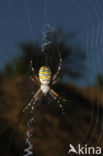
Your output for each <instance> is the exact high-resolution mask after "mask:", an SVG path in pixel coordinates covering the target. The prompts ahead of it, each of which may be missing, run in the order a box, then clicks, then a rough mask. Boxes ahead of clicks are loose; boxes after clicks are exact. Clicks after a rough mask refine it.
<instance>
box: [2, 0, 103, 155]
mask: <svg viewBox="0 0 103 156" xmlns="http://www.w3.org/2000/svg"><path fill="white" fill-rule="evenodd" d="M102 12H103V1H102V0H98V1H97V0H91V1H89V0H60V1H58V0H52V1H50V0H38V1H33V0H30V1H29V0H23V1H20V0H18V1H16V0H1V1H0V123H1V124H0V155H1V156H14V155H15V156H20V155H23V153H24V148H25V147H26V144H25V140H26V132H27V129H28V127H27V122H28V120H30V118H31V116H30V108H29V109H28V110H26V112H25V113H21V110H22V109H23V108H24V107H25V106H26V105H27V104H28V103H29V102H30V100H31V98H32V96H33V95H34V93H35V92H36V90H37V89H38V86H37V85H36V84H35V83H33V82H32V81H31V79H30V75H31V74H32V73H31V68H30V65H29V63H30V60H31V59H32V61H33V67H34V69H35V72H36V74H37V75H38V71H39V68H40V67H41V66H43V65H45V64H46V63H47V64H48V66H50V68H51V71H52V74H53V75H54V74H55V73H56V71H57V68H58V65H59V55H58V50H57V49H59V51H60V53H61V57H62V59H63V63H62V69H61V73H60V75H59V76H60V77H61V80H60V81H59V82H58V83H57V84H56V85H54V86H52V88H53V89H54V90H55V91H56V92H57V93H58V94H59V95H60V96H61V97H63V98H65V99H67V101H66V102H65V103H63V107H64V112H65V114H64V115H63V114H62V112H61V110H60V108H59V107H58V105H57V103H56V102H55V101H54V100H53V99H52V97H51V96H49V95H47V97H41V98H40V100H39V102H38V103H37V108H36V110H37V111H36V112H35V114H34V117H35V118H36V120H35V122H34V123H33V127H34V130H33V132H32V137H31V139H30V141H31V143H32V145H33V149H32V150H33V155H35V156H52V155H54V156H66V155H68V150H69V144H72V145H73V146H74V147H76V148H77V145H78V144H81V146H85V145H88V146H93V147H97V146H100V147H102V145H103V139H102V138H103V134H102V132H103V69H102V66H103V61H102V58H103V45H102V44H103V28H102V27H103V14H102ZM46 23H49V26H50V28H51V29H50V30H51V31H50V32H49V33H48V35H47V36H46V37H47V40H48V41H51V44H50V45H48V46H47V47H46V48H45V50H44V51H43V52H42V46H43V44H44V43H43V42H44V41H43V37H44V35H45V34H44V32H45V31H46V29H45V31H44V28H46V27H45V25H46ZM52 28H54V31H52ZM69 155H74V154H73V153H71V154H69ZM91 155H92V154H91Z"/></svg>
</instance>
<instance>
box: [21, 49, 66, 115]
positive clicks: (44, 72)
mask: <svg viewBox="0 0 103 156" xmlns="http://www.w3.org/2000/svg"><path fill="white" fill-rule="evenodd" d="M58 54H59V58H60V62H59V65H58V68H57V72H56V74H54V76H53V77H52V72H51V70H50V67H49V66H42V67H41V68H40V69H39V74H38V76H37V75H36V73H35V70H34V67H33V64H32V60H30V66H31V70H32V73H33V76H32V77H31V80H32V81H33V82H34V83H36V84H37V85H38V86H39V87H40V88H39V89H38V90H37V92H36V93H35V94H34V95H33V98H32V100H31V101H30V103H29V104H28V105H27V106H26V107H25V108H24V109H23V112H25V110H27V109H28V108H29V107H30V106H32V107H31V111H33V110H34V105H35V103H36V101H37V100H38V99H39V95H40V94H41V93H42V94H43V95H44V96H46V95H47V93H49V94H50V95H51V96H52V97H53V99H54V100H56V101H57V103H58V105H59V107H60V109H61V111H62V113H63V114H64V109H63V106H62V104H61V103H60V101H63V102H65V101H66V100H65V99H64V98H61V97H60V96H59V94H58V93H56V92H55V91H54V90H53V89H52V88H51V87H50V86H52V85H54V84H56V83H57V81H58V80H59V79H60V77H58V76H59V74H60V71H61V66H62V58H61V55H60V52H59V50H58Z"/></svg>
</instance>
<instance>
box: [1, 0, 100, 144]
mask: <svg viewBox="0 0 103 156" xmlns="http://www.w3.org/2000/svg"><path fill="white" fill-rule="evenodd" d="M6 3H7V5H8V8H9V9H10V11H11V16H12V18H13V19H12V20H1V21H0V25H1V24H4V25H5V24H7V25H9V24H11V23H15V25H16V29H17V32H18V34H19V36H21V35H20V34H21V32H22V29H23V28H22V26H21V24H20V21H19V19H18V18H17V16H16V10H15V9H14V6H13V4H14V3H13V1H10V0H7V2H6ZM30 3H31V1H28V0H24V9H25V17H26V20H27V26H28V31H29V32H30V39H31V40H34V36H33V35H34V30H33V26H32V22H33V21H32V20H31V15H32V13H31V10H30V5H29V4H30ZM61 4H62V5H63V6H62V7H64V8H65V13H66V20H69V17H70V16H71V18H72V19H75V18H77V19H76V20H77V21H80V26H81V34H82V35H81V36H82V37H83V38H84V39H83V44H84V47H85V49H86V51H87V65H88V68H89V73H88V74H87V75H85V76H86V80H85V81H86V84H88V85H89V86H90V89H89V93H90V95H91V101H92V105H91V118H90V122H89V124H88V128H87V129H86V131H85V133H84V135H83V137H82V138H81V139H80V140H78V142H79V144H81V143H83V142H85V140H86V138H87V135H88V133H89V131H90V129H91V126H92V124H93V121H94V115H95V114H94V103H93V100H94V99H93V89H92V87H91V85H92V82H93V83H94V82H95V80H96V79H97V77H98V74H99V73H102V66H103V65H102V58H103V20H102V14H103V10H102V6H101V4H102V3H101V1H100V0H98V1H97V0H92V1H91V2H90V1H89V0H85V1H84V2H83V1H82V0H61ZM44 6H45V7H44V8H45V9H44V10H45V11H44V15H43V16H44V21H43V23H44V26H43V43H42V48H41V49H42V51H44V49H45V47H46V46H47V45H49V44H51V42H50V41H48V40H47V41H46V40H45V36H46V34H47V33H48V30H47V29H48V28H47V27H45V26H46V25H47V26H48V27H49V28H50V30H49V31H51V32H52V31H54V29H52V27H51V25H49V24H47V21H46V19H47V1H46V0H45V4H44ZM58 7H59V4H58ZM71 7H72V8H74V9H76V11H75V12H74V9H71ZM68 14H70V16H69V15H68ZM85 21H86V22H87V24H86V22H85ZM88 25H89V26H88ZM45 28H46V31H45ZM45 43H46V44H45ZM5 47H7V49H8V51H12V50H13V53H12V52H11V53H10V52H9V54H8V55H7V57H11V59H12V57H14V56H15V55H16V54H17V49H16V48H14V47H13V46H12V43H10V42H9V41H3V42H1V44H0V51H1V53H0V58H2V57H3V53H2V51H6V50H7V49H6V48H5ZM5 60H8V58H5ZM99 96H100V90H99V88H98V102H97V103H98V107H97V110H96V120H95V126H94V128H93V130H92V133H91V136H90V137H89V139H88V141H87V142H86V144H90V143H91V140H92V138H93V137H94V135H96V131H97V129H98V121H99V113H100V108H99ZM102 132H103V121H102V122H101V132H100V134H99V137H98V140H97V141H96V143H95V146H96V147H97V146H98V145H99V143H100V142H101V139H102V137H103V134H102ZM67 146H68V145H67Z"/></svg>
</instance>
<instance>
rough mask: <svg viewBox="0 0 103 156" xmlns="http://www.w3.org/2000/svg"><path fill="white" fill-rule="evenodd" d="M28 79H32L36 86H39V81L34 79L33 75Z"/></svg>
mask: <svg viewBox="0 0 103 156" xmlns="http://www.w3.org/2000/svg"><path fill="white" fill-rule="evenodd" d="M30 79H31V80H32V82H34V83H36V84H37V85H38V86H40V83H39V82H38V81H36V79H34V77H32V76H30Z"/></svg>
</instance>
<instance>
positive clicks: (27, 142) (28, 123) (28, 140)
mask: <svg viewBox="0 0 103 156" xmlns="http://www.w3.org/2000/svg"><path fill="white" fill-rule="evenodd" d="M33 121H34V117H32V118H31V119H30V120H29V121H28V122H27V126H28V130H27V138H26V144H28V147H26V148H25V149H24V152H26V154H24V156H30V155H32V154H33V152H32V148H33V146H32V144H31V143H30V137H31V136H32V134H31V133H32V130H33V127H32V122H33Z"/></svg>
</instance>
